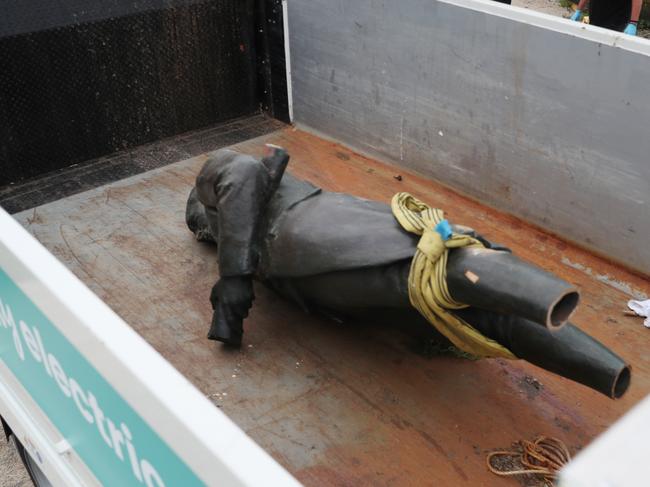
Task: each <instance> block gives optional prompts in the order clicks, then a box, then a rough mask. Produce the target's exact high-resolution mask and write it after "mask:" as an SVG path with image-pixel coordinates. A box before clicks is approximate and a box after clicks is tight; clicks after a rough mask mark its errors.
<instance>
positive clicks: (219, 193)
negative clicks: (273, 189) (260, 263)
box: [197, 157, 269, 277]
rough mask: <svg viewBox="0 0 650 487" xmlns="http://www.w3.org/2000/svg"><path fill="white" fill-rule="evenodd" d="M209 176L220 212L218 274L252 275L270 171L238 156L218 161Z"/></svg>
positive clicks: (218, 211) (255, 162)
mask: <svg viewBox="0 0 650 487" xmlns="http://www.w3.org/2000/svg"><path fill="white" fill-rule="evenodd" d="M210 179H211V183H212V184H213V187H212V188H210V189H211V190H213V191H214V196H213V198H214V200H213V202H214V211H216V214H217V218H216V219H217V241H218V242H217V245H218V254H217V255H218V257H217V258H218V262H219V274H220V275H221V276H222V277H228V276H244V275H251V274H253V273H254V272H255V270H256V266H257V260H258V246H259V245H258V230H259V226H260V222H261V219H262V218H263V214H264V206H265V201H266V198H267V193H268V191H269V172H268V170H267V169H266V168H265V167H264V166H263V165H262V164H261V163H260V162H259V161H256V160H254V159H252V158H247V157H235V158H233V159H232V160H230V161H228V162H227V163H225V164H219V165H218V167H217V168H216V170H215V171H213V172H212V174H211V178H210ZM199 185H200V182H198V181H197V186H199ZM211 196H212V195H211Z"/></svg>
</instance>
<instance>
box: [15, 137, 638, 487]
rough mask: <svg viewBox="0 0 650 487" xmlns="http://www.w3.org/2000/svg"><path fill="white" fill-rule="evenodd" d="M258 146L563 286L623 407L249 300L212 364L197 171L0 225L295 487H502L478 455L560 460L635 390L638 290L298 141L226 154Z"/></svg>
mask: <svg viewBox="0 0 650 487" xmlns="http://www.w3.org/2000/svg"><path fill="white" fill-rule="evenodd" d="M265 142H272V143H275V144H278V145H282V146H284V147H286V148H287V149H288V150H289V152H290V154H291V155H292V160H291V163H290V166H289V169H290V171H291V172H293V173H294V174H296V175H297V176H299V177H302V178H305V179H308V180H310V181H312V182H314V183H315V184H317V185H320V186H321V187H323V188H325V189H328V190H333V191H344V192H349V193H353V194H356V195H359V196H363V197H366V198H371V199H377V200H382V201H388V200H389V199H390V197H391V196H392V195H393V194H394V193H395V192H397V191H410V192H412V193H413V194H415V195H416V196H418V197H419V198H421V199H424V200H425V201H427V202H429V203H430V204H432V205H435V206H438V207H441V208H443V209H447V211H448V216H449V218H450V220H451V221H453V222H459V223H463V224H466V225H471V226H473V227H475V228H476V229H478V230H479V231H481V232H482V233H483V234H485V235H486V236H487V237H488V238H489V239H491V240H494V241H497V242H500V243H503V244H505V245H507V246H509V247H511V248H512V249H513V250H514V251H515V252H516V253H517V254H519V255H520V256H522V257H523V258H526V259H528V260H530V261H532V262H534V263H536V264H538V265H540V266H542V267H543V268H545V269H548V270H550V271H552V272H555V273H557V274H558V275H560V276H562V277H564V278H565V279H567V280H568V281H570V282H572V283H574V284H575V285H576V286H578V288H579V289H580V291H581V293H582V303H581V306H580V307H579V310H578V312H577V314H576V315H575V316H574V319H573V321H574V322H575V323H576V324H577V325H578V326H580V327H581V328H582V329H584V330H585V331H587V332H588V333H590V334H591V335H593V336H594V337H595V338H597V339H599V340H601V341H602V342H603V343H605V344H606V345H607V346H609V347H611V348H612V349H613V350H615V351H616V352H617V353H618V354H620V355H621V356H623V357H624V358H625V359H627V360H628V361H630V362H631V364H632V366H633V379H632V386H631V388H630V390H629V392H628V394H627V395H626V396H625V397H624V398H623V399H622V400H618V401H612V400H610V399H607V398H606V397H604V396H601V395H599V394H598V393H596V392H593V391H591V390H590V389H587V388H585V387H583V386H581V385H578V384H575V383H572V382H570V381H568V380H565V379H562V378H560V377H556V376H553V375H552V374H550V373H546V372H545V371H543V370H540V369H537V368H535V367H533V366H531V365H528V364H526V363H523V362H506V361H502V360H483V361H476V362H474V361H468V360H463V359H459V358H455V357H451V356H429V357H427V356H423V355H421V354H418V353H415V352H414V351H413V350H414V348H413V337H412V336H409V334H408V333H406V332H405V331H404V330H403V329H401V328H400V323H394V324H393V325H385V324H384V325H377V324H372V323H368V324H344V325H342V324H337V323H334V322H331V321H328V320H327V319H325V318H321V317H318V316H309V315H305V314H304V313H303V312H302V311H301V310H300V309H297V308H296V307H294V306H292V305H291V304H289V303H287V302H285V301H283V300H282V299H280V298H279V297H277V296H276V295H274V294H273V293H272V292H270V291H269V290H267V289H266V288H264V287H263V286H257V287H256V295H257V299H256V301H255V304H254V307H253V309H252V313H251V316H250V318H249V319H248V320H247V322H246V324H245V327H246V335H245V338H244V345H243V347H242V349H241V351H232V350H226V349H224V348H222V346H221V345H220V344H217V343H215V342H211V341H208V340H207V339H206V333H207V328H208V324H209V321H210V317H211V309H210V304H209V302H208V296H209V292H210V289H211V286H212V285H213V283H214V281H215V279H216V276H217V266H216V252H215V249H214V248H213V247H211V246H209V245H206V244H202V243H198V242H196V241H195V240H194V238H193V236H192V234H191V233H190V232H189V231H188V230H187V228H186V227H185V223H184V206H185V200H186V197H187V194H188V193H189V190H190V188H191V186H192V185H193V181H194V178H195V176H196V174H197V172H198V170H199V168H200V167H201V164H202V163H203V161H204V160H205V156H204V155H203V156H198V157H194V158H193V159H189V160H185V161H182V162H177V163H174V164H171V165H169V166H166V167H163V168H159V169H155V170H153V171H149V172H146V173H143V174H139V175H137V176H133V177H131V178H129V179H124V180H121V181H118V182H115V183H111V184H109V185H107V186H103V187H100V188H96V189H93V190H90V191H87V192H84V193H80V194H77V195H74V196H70V197H68V198H65V199H62V200H59V201H55V202H52V203H48V204H46V205H44V206H40V207H38V208H35V209H32V210H27V211H24V212H22V213H19V214H18V215H16V217H17V218H18V219H19V221H20V222H21V223H22V224H23V225H24V226H25V227H26V228H27V229H28V230H29V231H30V232H32V233H33V234H34V235H35V236H36V238H38V239H39V240H40V241H41V242H42V243H43V244H44V245H45V246H46V247H47V248H48V249H49V250H50V251H51V252H52V253H54V255H56V256H57V257H58V258H59V259H61V260H62V261H63V262H64V263H65V264H66V265H67V266H68V267H69V268H70V269H71V270H72V271H73V272H74V273H75V274H76V275H77V276H78V277H79V278H80V279H81V280H82V281H84V282H85V283H86V284H87V285H88V286H89V287H90V288H91V289H92V290H93V291H95V292H96V293H97V294H98V295H99V296H100V297H101V298H102V299H103V300H104V301H105V302H106V303H107V304H108V305H109V306H111V307H112V308H113V309H114V310H115V311H116V312H117V313H118V314H120V315H121V316H122V317H123V318H124V319H125V320H126V321H127V322H128V323H129V324H130V325H131V326H133V328H135V329H136V330H137V331H138V332H139V333H140V334H141V335H142V336H143V337H144V338H145V339H146V340H147V341H148V342H149V343H151V344H152V345H153V346H154V347H155V348H156V349H157V350H158V351H159V352H160V353H161V354H162V355H164V356H165V357H166V358H167V359H168V360H169V361H170V362H171V363H172V364H173V365H174V366H176V367H177V368H178V369H179V370H180V371H181V372H182V373H183V374H184V375H185V376H186V377H187V378H188V379H189V380H190V381H192V382H193V383H194V384H195V385H196V386H197V387H198V388H199V389H200V390H201V391H202V392H203V393H204V394H205V395H206V396H208V397H209V398H210V399H211V400H212V401H213V402H214V403H215V404H216V405H217V407H219V408H221V409H222V411H224V412H225V413H226V414H227V415H228V416H229V417H230V418H232V419H233V420H234V421H235V422H236V423H237V424H238V425H239V426H240V427H241V428H243V429H244V430H245V431H246V432H247V433H248V434H249V435H250V436H251V437H252V438H253V439H254V440H255V441H257V442H258V443H259V444H260V445H261V446H262V447H263V448H265V449H266V450H267V451H268V452H269V453H270V454H271V455H272V456H274V457H275V458H276V459H277V460H278V461H279V462H280V463H281V464H283V465H284V466H285V467H286V468H287V469H288V470H289V471H291V472H292V473H293V474H294V475H295V476H296V477H297V478H298V479H299V480H300V481H302V482H304V483H305V484H307V485H444V486H456V485H472V486H480V485H486V486H488V485H489V486H492V485H504V486H507V485H516V482H515V481H514V480H512V479H507V478H497V477H495V476H494V475H493V474H491V473H490V472H488V471H487V469H486V466H485V454H486V452H488V451H490V450H492V449H500V448H504V447H509V446H510V445H511V443H512V442H514V441H516V440H519V439H522V438H533V437H535V436H536V435H538V434H544V435H549V436H555V437H558V438H560V439H562V440H564V441H565V442H566V443H567V445H568V446H569V447H570V449H571V450H572V451H573V452H575V451H576V450H578V449H579V448H581V447H583V446H584V445H586V444H587V443H588V442H589V441H590V440H592V439H593V438H594V437H595V436H596V435H597V434H599V433H600V432H602V431H603V430H604V429H605V428H607V427H608V426H609V425H610V424H612V423H613V422H614V421H615V420H616V419H617V418H618V417H620V416H621V415H622V414H623V413H624V412H625V411H627V410H628V409H629V408H630V407H631V406H632V405H633V404H635V403H636V402H637V401H639V400H640V399H641V398H642V397H643V396H645V395H646V394H647V393H648V391H650V353H649V352H648V350H650V348H649V345H650V330H646V329H645V328H644V327H643V326H642V321H641V320H640V319H638V318H635V317H629V316H625V315H624V314H623V310H624V309H625V308H626V306H625V303H626V302H627V300H628V299H630V298H631V297H632V296H635V295H636V296H641V295H643V294H644V293H645V294H650V282H649V281H648V280H647V279H645V278H643V277H641V276H638V275H634V274H633V273H631V272H629V271H626V270H625V269H622V268H620V267H617V266H616V265H614V264H612V263H610V262H608V261H606V260H604V259H601V258H599V257H597V256H594V255H592V254H590V253H588V252H586V251H584V250H582V249H580V248H578V247H576V246H574V245H571V244H569V243H567V242H565V241H563V240H562V239H560V238H557V237H555V236H552V235H549V234H547V233H544V232H543V231H540V230H539V229H537V228H535V227H532V226H530V225H528V224H526V223H525V222H523V221H521V220H519V219H516V218H513V217H511V216H508V215H505V214H503V213H499V212H497V211H495V210H493V209H490V208H486V207H484V206H482V205H480V204H479V203H477V202H475V201H472V200H470V199H467V198H465V197H463V196H461V195H459V194H457V193H455V192H453V191H451V190H449V189H447V188H445V187H443V186H441V185H440V184H437V183H435V182H432V181H429V180H426V179H424V178H422V177H419V176H416V175H414V174H411V173H408V172H406V171H404V170H402V169H398V168H395V167H391V166H388V165H385V164H382V163H380V162H377V161H374V160H371V159H368V158H366V157H363V156H361V155H358V154H356V153H354V152H351V151H350V150H349V149H346V148H344V147H342V146H339V145H337V144H335V143H333V142H329V141H326V140H323V139H320V138H318V137H316V136H314V135H311V134H309V133H306V132H302V131H300V130H296V129H292V128H286V129H284V130H279V131H276V132H273V133H271V134H269V135H264V136H262V137H259V138H257V139H253V140H249V141H246V142H244V143H240V144H237V145H235V146H234V147H235V148H236V149H240V150H242V151H245V152H249V153H255V154H259V153H261V152H262V151H263V143H265ZM397 176H401V178H398V177H397ZM531 197H532V196H531ZM214 434H215V435H218V434H219V432H218V431H215V432H214ZM251 468H254V466H251Z"/></svg>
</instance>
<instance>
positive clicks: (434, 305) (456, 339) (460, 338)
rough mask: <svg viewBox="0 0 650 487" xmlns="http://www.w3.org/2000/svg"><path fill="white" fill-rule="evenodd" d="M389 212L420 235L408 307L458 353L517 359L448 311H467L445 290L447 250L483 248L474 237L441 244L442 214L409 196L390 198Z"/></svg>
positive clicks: (451, 240)
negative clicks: (447, 340) (429, 324)
mask: <svg viewBox="0 0 650 487" xmlns="http://www.w3.org/2000/svg"><path fill="white" fill-rule="evenodd" d="M391 209H392V210H393V215H395V218H397V221H398V222H399V223H400V225H401V226H402V227H403V228H404V230H406V231H407V232H410V233H415V234H416V235H422V237H421V238H420V242H419V243H418V246H417V250H416V251H415V256H414V257H413V261H412V263H411V270H410V272H409V299H410V300H411V304H412V305H413V306H414V307H415V308H416V309H417V310H418V311H419V312H420V313H421V314H422V316H424V317H425V318H426V319H427V321H429V323H431V324H432V325H433V326H434V327H435V328H436V329H437V330H438V331H439V332H440V333H442V334H443V335H444V336H446V337H447V338H448V339H449V341H451V343H453V344H454V346H455V347H456V348H458V349H460V350H461V351H463V352H466V353H468V354H470V355H473V356H475V357H481V358H487V357H501V358H507V359H516V358H517V357H516V356H515V355H513V353H512V352H510V350H508V349H507V348H505V347H504V346H502V345H500V344H499V343H497V342H496V341H494V340H491V339H490V338H487V337H486V336H484V335H482V334H481V333H479V331H478V330H476V329H475V328H473V327H472V326H471V325H470V324H469V323H467V322H465V321H464V320H462V319H460V318H459V317H457V316H455V315H453V314H452V313H450V312H449V311H448V310H452V309H461V308H466V307H467V305H464V304H462V303H458V302H456V301H454V299H453V298H452V297H451V295H450V294H449V290H448V289H447V254H448V253H449V249H453V248H458V247H483V244H482V243H481V242H479V241H478V240H476V239H475V238H473V237H469V236H467V235H459V234H456V233H452V234H451V236H450V237H449V238H448V239H447V240H443V238H442V236H441V234H440V233H439V232H438V231H437V230H436V226H437V225H438V224H439V223H440V222H442V221H443V220H444V213H443V211H442V210H439V209H437V208H431V207H430V206H429V205H427V204H426V203H423V202H422V201H420V200H418V199H417V198H415V197H414V196H412V195H410V194H409V193H397V194H396V195H395V196H393V199H392V201H391Z"/></svg>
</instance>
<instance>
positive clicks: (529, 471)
mask: <svg viewBox="0 0 650 487" xmlns="http://www.w3.org/2000/svg"><path fill="white" fill-rule="evenodd" d="M519 445H520V446H521V449H522V451H507V450H504V451H493V452H491V453H489V454H488V456H487V457H486V462H487V467H488V469H489V470H490V472H492V473H494V474H496V475H501V476H509V475H541V476H543V477H544V484H545V485H547V486H551V487H552V486H553V480H554V479H555V478H556V477H557V472H558V470H560V469H561V468H562V467H563V466H564V465H565V464H566V463H568V462H569V460H571V454H570V453H569V450H568V448H567V447H566V446H565V445H564V443H562V441H560V440H558V439H557V438H548V437H546V436H538V437H537V438H535V440H534V441H528V440H521V441H520V442H519ZM495 456H508V457H513V458H516V459H517V460H519V462H521V464H522V465H523V466H524V468H522V469H517V470H498V469H497V468H495V467H494V465H492V458H493V457H495Z"/></svg>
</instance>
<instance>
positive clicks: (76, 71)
mask: <svg viewBox="0 0 650 487" xmlns="http://www.w3.org/2000/svg"><path fill="white" fill-rule="evenodd" d="M134 3H135V2H132V1H131V2H125V1H119V0H94V1H89V0H86V1H80V0H76V1H74V2H63V3H61V2H48V3H47V5H49V7H47V8H45V7H43V8H41V9H38V8H36V7H35V4H39V5H41V6H43V5H45V2H43V1H42V0H28V1H24V2H22V3H21V2H15V1H10V2H8V6H7V7H6V9H7V13H6V15H4V18H3V20H2V21H0V186H1V185H3V184H7V183H8V182H10V181H18V180H21V179H24V178H29V177H33V176H35V175H38V174H41V173H44V172H48V171H51V170H54V169H58V168H61V167H64V166H68V165H70V164H74V163H77V162H81V161H85V160H88V159H91V158H95V157H98V156H101V155H105V154H110V153H113V152H115V151H118V150H122V149H124V148H127V147H133V146H135V145H138V144H142V143H145V142H149V141H154V140H158V139H160V138H163V137H167V136H170V135H173V134H178V133H182V132H186V131H188V130H192V129H196V128H200V127H205V126H209V125H210V124H213V123H215V122H219V121H223V120H228V119H231V118H233V117H237V116H240V115H244V114H250V113H253V112H255V111H256V110H258V108H259V102H258V100H257V94H256V67H255V55H254V54H255V53H254V52H253V44H254V41H253V36H254V21H255V19H254V8H253V1H252V0H204V1H193V2H192V1H189V2H188V1H175V2H171V1H165V2H162V1H160V0H159V1H148V2H147V1H142V2H137V4H138V6H137V7H136V6H133V4H134ZM62 5H67V10H66V11H63V10H62V9H65V8H66V7H62ZM162 5H165V8H161V6H162ZM147 6H148V7H157V8H155V9H146V8H145V7H147ZM3 8H5V7H3ZM21 9H22V10H21ZM75 9H76V10H75ZM116 12H117V13H119V14H120V15H119V16H112V17H106V15H114V14H115V13H116ZM47 15H49V17H44V16H47ZM85 19H91V20H90V21H87V22H84V20H85ZM30 22H31V24H30ZM30 25H32V26H33V27H34V29H40V30H30ZM43 28H45V30H43Z"/></svg>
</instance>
